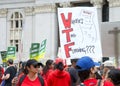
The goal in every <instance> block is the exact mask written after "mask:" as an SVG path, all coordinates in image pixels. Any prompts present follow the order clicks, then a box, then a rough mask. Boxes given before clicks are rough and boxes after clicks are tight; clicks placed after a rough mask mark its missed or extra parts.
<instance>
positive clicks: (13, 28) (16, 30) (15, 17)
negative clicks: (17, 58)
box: [10, 12, 23, 52]
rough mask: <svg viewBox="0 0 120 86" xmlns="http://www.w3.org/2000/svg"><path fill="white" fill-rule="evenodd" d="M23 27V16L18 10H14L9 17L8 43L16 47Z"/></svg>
mask: <svg viewBox="0 0 120 86" xmlns="http://www.w3.org/2000/svg"><path fill="white" fill-rule="evenodd" d="M22 29H23V16H22V14H21V13H20V12H14V13H13V14H12V15H11V17H10V45H11V46H16V51H17V52H18V47H19V44H20V42H21V37H22Z"/></svg>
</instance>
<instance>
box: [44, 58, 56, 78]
mask: <svg viewBox="0 0 120 86" xmlns="http://www.w3.org/2000/svg"><path fill="white" fill-rule="evenodd" d="M53 69H54V62H53V60H50V59H49V60H47V61H46V65H45V67H44V68H43V74H42V76H43V78H44V79H45V80H47V78H48V75H49V74H50V73H51V72H53Z"/></svg>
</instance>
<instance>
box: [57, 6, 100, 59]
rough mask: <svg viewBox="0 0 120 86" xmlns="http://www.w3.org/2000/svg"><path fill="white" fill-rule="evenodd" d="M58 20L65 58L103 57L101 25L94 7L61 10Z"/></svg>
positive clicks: (59, 10)
mask: <svg viewBox="0 0 120 86" xmlns="http://www.w3.org/2000/svg"><path fill="white" fill-rule="evenodd" d="M58 20H59V28H60V43H61V51H62V56H63V57H64V58H76V57H77V58H79V57H81V56H85V55H88V56H91V57H101V56H102V51H101V45H100V37H99V25H98V20H97V13H96V9H95V8H94V7H90V8H88V7H75V8H59V9H58Z"/></svg>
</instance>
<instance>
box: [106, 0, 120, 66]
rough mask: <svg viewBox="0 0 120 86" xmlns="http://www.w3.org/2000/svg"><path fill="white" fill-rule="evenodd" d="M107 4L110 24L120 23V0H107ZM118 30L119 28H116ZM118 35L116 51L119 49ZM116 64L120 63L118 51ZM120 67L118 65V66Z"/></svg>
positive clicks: (119, 36)
mask: <svg viewBox="0 0 120 86" xmlns="http://www.w3.org/2000/svg"><path fill="white" fill-rule="evenodd" d="M108 2H109V7H110V8H109V20H110V22H117V21H120V11H119V10H120V0H108ZM118 28H119V29H120V27H118ZM119 38H120V34H119V35H118V49H120V40H119ZM118 54H119V56H118V62H120V50H119V51H118ZM118 66H120V64H119V65H118Z"/></svg>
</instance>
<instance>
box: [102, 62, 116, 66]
mask: <svg viewBox="0 0 120 86" xmlns="http://www.w3.org/2000/svg"><path fill="white" fill-rule="evenodd" d="M103 64H104V66H105V67H113V66H114V64H113V62H112V61H105V62H104V63H103Z"/></svg>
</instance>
